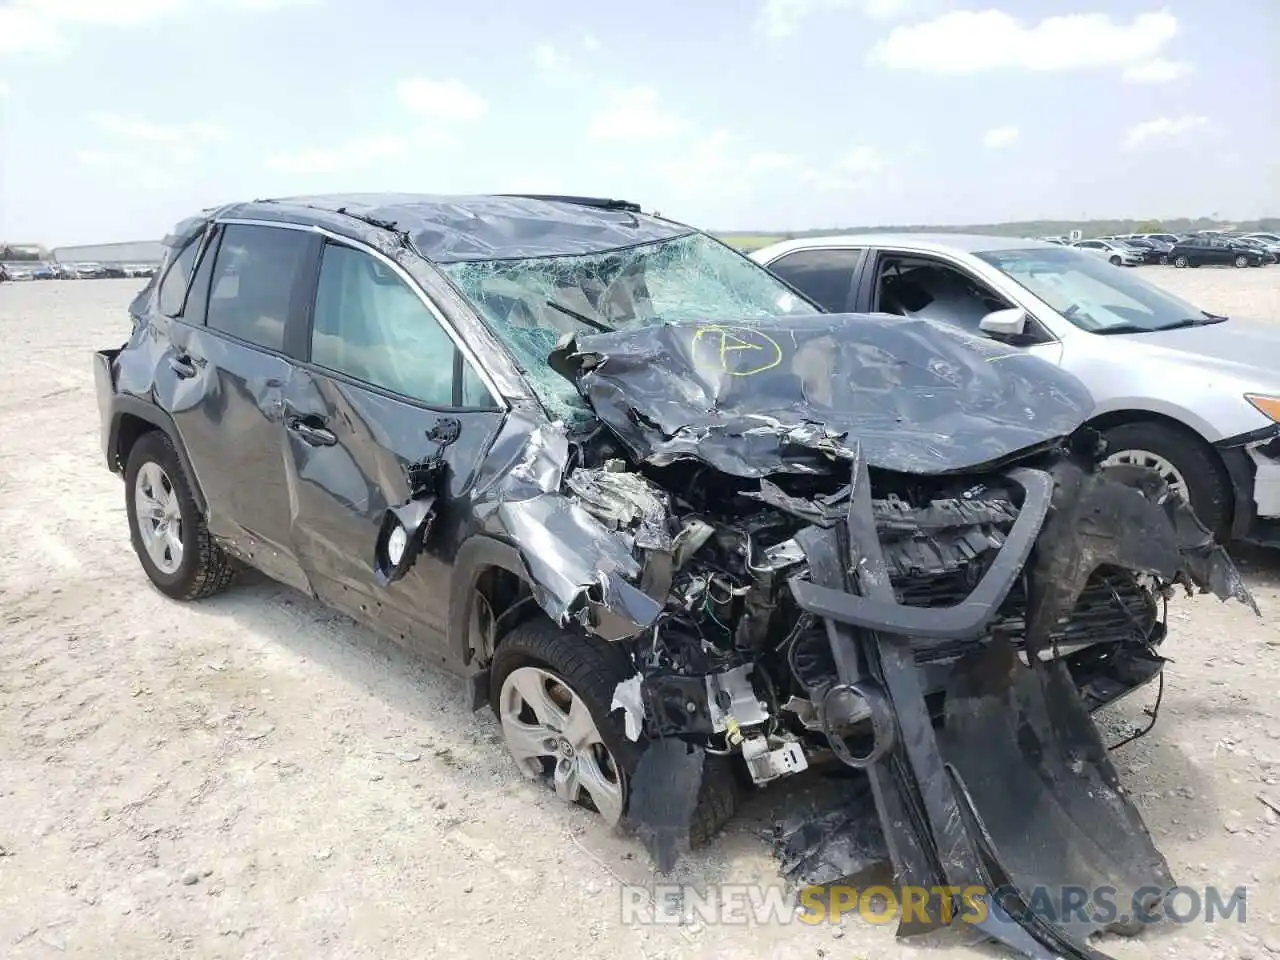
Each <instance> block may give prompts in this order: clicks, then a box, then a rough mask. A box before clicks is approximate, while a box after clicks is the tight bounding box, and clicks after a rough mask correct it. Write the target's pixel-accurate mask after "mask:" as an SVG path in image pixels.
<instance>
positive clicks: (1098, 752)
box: [791, 451, 1256, 960]
mask: <svg viewBox="0 0 1280 960" xmlns="http://www.w3.org/2000/svg"><path fill="white" fill-rule="evenodd" d="M1006 476H1007V478H1008V479H1009V480H1010V481H1013V482H1014V483H1016V484H1017V485H1018V486H1020V487H1021V488H1022V491H1023V502H1022V505H1021V507H1020V511H1019V516H1018V519H1017V521H1016V522H1015V524H1014V527H1013V529H1012V530H1011V531H1010V533H1009V535H1008V538H1007V540H1006V542H1005V544H1004V546H1003V547H1002V549H1001V552H1000V553H999V554H998V555H997V558H996V560H995V561H994V562H993V563H992V564H991V566H990V567H989V568H988V569H987V571H986V573H985V575H984V576H983V577H982V579H981V580H980V581H979V583H978V584H977V586H976V587H975V588H974V590H973V591H972V592H971V593H970V595H969V596H968V598H966V599H965V600H964V601H963V602H961V603H959V604H957V605H956V606H954V607H952V608H934V609H930V610H927V611H926V610H920V609H918V608H912V607H907V606H903V605H901V604H899V603H898V602H897V600H896V599H895V594H894V590H893V587H892V584H891V583H890V580H889V575H888V572H887V567H886V562H885V555H884V551H883V549H882V546H881V542H880V537H879V533H878V531H877V527H876V523H875V519H874V516H873V511H872V502H871V494H870V476H869V474H868V471H867V468H866V464H865V462H864V461H863V459H862V455H861V451H859V452H858V455H857V460H856V462H855V464H854V469H853V478H852V484H851V491H852V492H851V496H850V499H849V507H848V514H847V519H846V520H845V523H844V530H843V535H841V531H840V530H839V529H825V530H823V529H819V528H817V527H810V528H808V529H806V530H805V531H803V532H802V533H801V534H800V535H799V536H798V537H797V540H798V542H799V543H800V545H801V547H802V549H803V550H804V553H805V555H806V558H807V559H808V561H809V573H808V578H807V579H806V578H805V577H803V576H802V575H799V576H797V577H796V578H794V579H792V580H791V588H792V593H793V596H794V598H795V601H796V603H797V605H798V606H799V607H800V608H801V609H803V610H805V611H806V612H808V613H810V614H812V615H815V616H819V617H822V618H823V619H824V620H825V621H826V623H827V626H828V631H827V635H828V638H829V640H830V644H831V648H832V654H833V659H834V661H835V664H836V667H837V672H838V678H839V683H838V684H837V686H836V687H835V688H833V689H832V690H831V691H830V693H829V695H828V696H827V697H826V701H825V702H824V704H823V709H824V710H825V711H827V712H828V714H829V715H831V716H833V717H834V718H835V719H836V720H837V721H839V720H840V718H839V717H838V716H837V715H838V714H839V713H840V711H841V706H842V705H841V703H840V701H841V700H842V699H843V701H844V704H843V706H844V708H845V709H846V710H848V711H849V712H850V713H851V714H852V713H854V712H856V713H858V714H861V713H863V712H868V713H869V714H870V716H871V718H872V726H873V732H872V736H871V737H870V739H869V740H868V739H866V738H862V739H860V740H858V741H856V742H855V744H854V745H852V746H851V745H850V744H849V743H844V742H842V738H841V737H839V736H837V737H834V738H833V739H832V742H831V747H832V749H833V750H834V751H835V752H836V753H837V755H838V756H839V757H840V759H841V760H842V761H844V763H846V764H847V765H848V766H851V767H854V768H856V769H860V770H865V772H866V774H867V775H868V777H869V778H870V781H871V792H872V796H873V797H874V801H875V806H876V810H877V813H878V814H879V819H880V823H881V826H882V828H883V831H884V840H885V844H886V846H887V848H888V852H889V855H890V858H891V859H892V861H893V866H894V874H895V877H896V878H897V882H898V883H899V884H900V885H901V886H903V887H904V888H910V889H913V890H915V891H929V892H930V893H929V898H930V899H929V901H928V907H927V909H926V911H925V916H926V918H934V919H933V920H932V921H930V920H926V921H925V923H924V924H923V925H917V926H915V927H908V926H905V925H904V926H902V927H900V928H899V935H900V936H904V935H908V934H913V933H919V932H924V931H926V930H928V929H934V928H936V927H938V926H943V925H946V924H947V923H948V922H949V921H946V920H942V919H938V918H946V917H955V916H959V915H960V914H961V913H963V912H964V911H963V910H962V909H961V908H960V907H959V906H958V905H956V904H951V903H949V902H948V897H949V896H950V894H949V893H948V891H956V890H966V891H972V890H977V891H982V892H981V893H979V894H978V895H977V896H976V897H974V898H972V899H973V900H976V901H980V902H981V904H982V907H981V909H980V910H979V911H978V912H979V913H980V914H981V917H982V919H981V920H980V921H978V922H976V926H977V927H978V928H979V929H980V930H981V931H982V932H983V933H985V934H987V935H988V936H990V937H993V938H995V939H997V940H999V941H1001V942H1003V943H1004V944H1006V945H1007V946H1009V947H1012V948H1013V949H1014V950H1016V951H1018V952H1019V953H1021V954H1022V955H1024V956H1026V957H1033V958H1036V960H1050V958H1057V960H1062V958H1073V960H1097V958H1099V957H1101V956H1102V954H1100V953H1098V952H1097V951H1096V950H1094V949H1093V948H1092V947H1090V946H1089V945H1088V938H1089V937H1090V935H1092V934H1094V933H1097V932H1099V931H1101V930H1103V929H1105V928H1106V926H1107V924H1106V923H1105V922H1103V921H1102V920H1099V919H1097V918H1092V919H1091V918H1085V917H1083V916H1077V917H1071V916H1066V917H1063V916H1062V915H1061V914H1060V913H1056V912H1055V911H1054V910H1053V909H1052V908H1050V909H1049V911H1048V912H1045V911H1043V910H1042V909H1041V908H1040V907H1038V906H1037V903H1038V900H1037V898H1039V897H1041V895H1043V894H1045V893H1046V892H1048V893H1049V894H1050V896H1049V900H1051V901H1052V902H1054V903H1063V902H1065V901H1064V900H1063V899H1062V895H1064V894H1066V893H1067V891H1070V890H1098V889H1103V888H1108V889H1110V890H1113V891H1116V892H1118V893H1119V894H1120V895H1121V901H1122V902H1128V903H1134V904H1140V905H1141V906H1142V908H1143V909H1144V910H1147V909H1150V907H1151V906H1153V905H1154V904H1155V903H1156V902H1158V901H1160V900H1161V899H1163V897H1164V895H1165V893H1166V892H1167V891H1169V890H1171V889H1172V888H1173V887H1174V880H1173V877H1172V874H1171V873H1170V870H1169V867H1168V864H1167V863H1166V861H1165V859H1164V857H1163V856H1162V855H1161V854H1160V852H1159V851H1158V850H1157V849H1156V847H1155V845H1154V842H1153V841H1152V838H1151V836H1150V833H1149V832H1148V830H1147V828H1146V826H1145V824H1144V823H1143V822H1142V818H1141V815H1140V814H1139V813H1138V811H1137V808H1136V807H1135V806H1134V805H1133V803H1132V802H1131V801H1130V799H1129V798H1128V796H1127V795H1126V794H1125V792H1124V790H1123V788H1122V787H1121V786H1120V783H1119V777H1118V775H1117V773H1116V771H1115V769H1114V767H1113V765H1112V764H1111V761H1110V759H1109V755H1108V752H1107V749H1106V747H1105V745H1104V744H1103V742H1102V739H1101V736H1100V735H1099V732H1098V730H1097V728H1096V727H1095V726H1094V725H1093V723H1092V721H1091V720H1090V717H1089V711H1088V704H1087V702H1086V698H1085V697H1082V696H1081V694H1080V692H1079V691H1078V690H1077V688H1076V686H1075V684H1074V683H1073V682H1072V679H1071V676H1070V674H1069V673H1068V671H1067V668H1066V666H1065V665H1064V664H1063V663H1062V661H1060V660H1049V661H1042V660H1041V659H1040V653H1041V651H1042V650H1044V649H1046V647H1047V646H1048V645H1049V643H1050V639H1049V638H1050V634H1051V631H1052V629H1053V626H1054V624H1055V623H1058V622H1059V621H1060V620H1061V617H1062V615H1063V614H1064V613H1065V612H1066V611H1068V610H1069V609H1070V608H1071V607H1072V605H1074V603H1075V602H1076V600H1077V598H1078V597H1079V596H1080V593H1081V591H1082V589H1083V588H1084V586H1085V584H1086V582H1087V581H1088V579H1089V578H1090V576H1091V575H1092V573H1093V571H1094V570H1096V569H1097V568H1098V567H1100V566H1116V567H1120V568H1124V569H1129V570H1133V571H1139V572H1144V573H1149V574H1152V575H1154V576H1157V577H1159V578H1160V579H1161V580H1163V581H1165V582H1166V583H1173V582H1175V581H1179V580H1182V581H1184V582H1187V583H1188V584H1190V583H1192V582H1194V583H1195V584H1196V585H1197V586H1199V587H1200V588H1201V589H1212V590H1213V591H1214V592H1215V593H1218V594H1219V595H1220V596H1224V597H1225V596H1233V597H1236V598H1239V599H1241V600H1242V602H1247V603H1250V604H1252V598H1251V597H1249V595H1248V592H1247V590H1246V589H1245V588H1244V586H1243V584H1242V583H1241V582H1240V580H1239V576H1238V573H1236V571H1235V569H1234V567H1233V565H1232V564H1231V561H1230V559H1229V558H1227V557H1226V555H1225V553H1224V552H1223V551H1222V550H1221V548H1218V547H1216V546H1214V545H1213V544H1212V538H1211V536H1210V535H1209V533H1208V531H1206V530H1205V529H1204V528H1203V527H1202V526H1200V525H1199V524H1198V523H1197V522H1196V521H1195V518H1194V514H1192V513H1191V511H1190V509H1189V508H1188V507H1186V506H1185V505H1184V504H1182V503H1181V502H1180V501H1177V500H1176V499H1175V500H1166V498H1165V492H1166V488H1164V485H1163V483H1162V482H1161V481H1160V480H1159V479H1158V478H1154V477H1151V476H1148V475H1147V472H1144V471H1138V470H1127V471H1126V470H1121V469H1118V468H1112V469H1111V470H1110V471H1105V472H1087V471H1085V470H1083V469H1081V468H1080V467H1078V466H1075V465H1073V464H1067V463H1064V464H1062V465H1060V466H1059V467H1055V468H1054V469H1052V470H1050V471H1042V470H1033V469H1026V468H1018V469H1014V470H1010V471H1008V473H1007V474H1006ZM1033 548H1035V549H1034V551H1033ZM1023 578H1025V580H1026V582H1027V584H1028V586H1027V591H1028V618H1027V631H1026V653H1027V655H1028V658H1029V663H1030V665H1024V664H1022V663H1021V662H1020V661H1019V659H1018V657H1017V656H1016V654H1015V651H1014V648H1013V646H1012V645H1011V644H1010V643H1009V642H1008V641H1007V639H1006V638H1003V637H999V636H997V637H994V638H993V640H992V641H991V642H990V643H989V644H987V645H985V646H983V647H981V648H979V649H978V650H976V651H974V652H973V653H970V654H967V655H966V656H964V657H963V658H962V659H961V660H960V661H959V662H958V663H957V664H956V665H955V667H954V669H953V671H952V674H951V677H950V680H949V682H948V685H947V690H946V694H945V704H946V707H945V716H944V722H943V725H942V728H941V729H940V730H939V729H936V728H935V725H934V722H933V717H932V715H931V712H930V710H929V707H928V706H927V704H926V700H925V696H926V688H925V684H924V681H923V676H922V673H921V670H920V665H919V664H918V662H917V657H916V653H917V651H916V649H915V648H914V644H918V643H919V642H920V641H921V640H926V641H927V640H943V639H963V638H971V637H974V636H977V635H978V634H979V633H981V632H982V631H983V630H984V629H985V628H986V627H987V626H988V625H989V624H990V623H991V622H992V620H993V618H994V615H995V610H996V608H997V607H998V606H999V604H1000V603H1001V602H1002V600H1003V599H1004V598H1005V597H1006V596H1007V595H1008V593H1009V591H1010V589H1011V588H1012V586H1013V584H1014V582H1015V581H1018V580H1019V579H1023ZM1255 609H1256V606H1255ZM847 842H848V841H847V838H839V837H836V836H834V835H832V836H826V837H823V838H822V839H821V841H820V842H819V843H818V844H817V845H815V847H814V848H811V849H808V850H805V851H804V852H803V856H804V859H806V860H807V861H809V862H815V861H816V862H823V861H826V862H830V861H829V858H827V857H826V856H824V852H825V851H824V850H823V849H821V848H822V847H823V845H826V846H832V844H833V843H834V844H836V845H838V844H840V843H845V844H846V845H847ZM792 853H797V854H798V853H800V851H799V850H795V849H793V850H792ZM992 891H998V893H994V894H993V893H992ZM905 923H906V920H905V918H904V924H905ZM916 923H917V924H918V923H919V921H918V918H917V920H916Z"/></svg>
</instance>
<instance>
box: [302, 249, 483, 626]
mask: <svg viewBox="0 0 1280 960" xmlns="http://www.w3.org/2000/svg"><path fill="white" fill-rule="evenodd" d="M312 291H313V292H312V293H311V295H310V297H309V309H308V315H307V322H306V324H305V330H306V336H305V344H303V346H302V350H303V362H302V363H300V364H299V366H298V369H297V371H296V373H295V376H294V377H293V379H292V380H291V381H290V383H289V386H288V388H287V390H286V391H285V396H284V430H285V437H286V443H285V461H286V463H287V467H288V476H289V486H290V498H291V502H292V504H293V518H292V532H291V536H292V542H293V545H294V550H295V551H296V553H297V556H298V558H299V560H300V562H301V564H302V566H303V568H304V570H305V571H306V574H307V576H308V578H309V579H310V581H311V583H312V586H313V588H314V589H315V591H316V593H317V594H318V595H320V597H321V598H322V599H324V600H325V601H326V602H328V603H330V604H331V605H333V606H335V607H337V608H338V609H340V610H343V611H345V612H347V613H348V614H350V615H351V616H353V617H355V618H356V619H359V620H362V621H364V622H366V623H368V624H370V625H372V626H373V627H374V628H375V629H378V630H379V631H380V632H382V633H384V634H386V635H388V636H391V637H392V638H393V639H400V640H406V641H407V640H410V639H413V640H417V641H419V642H425V643H426V644H428V645H431V646H438V645H439V644H441V643H442V642H443V640H444V638H445V634H446V621H447V614H448V599H449V584H450V573H451V567H452V561H453V555H454V545H455V544H456V543H457V542H458V541H459V540H460V539H461V538H462V536H464V535H465V533H466V532H467V531H468V529H469V528H468V524H469V522H470V516H471V514H470V504H469V493H470V491H471V489H472V487H473V485H474V480H475V476H476V472H477V470H478V469H479V467H480V464H481V462H482V460H483V458H484V455H485V453H486V452H487V450H488V447H489V445H490V442H491V441H492V439H493V437H494V435H495V434H496V432H497V430H498V428H499V426H500V425H501V423H502V419H503V415H504V411H505V407H504V406H503V405H502V404H501V403H500V402H499V401H498V400H497V399H496V398H497V396H498V394H497V392H496V390H493V389H491V386H490V385H489V382H488V381H487V379H486V378H485V376H484V374H483V373H482V371H480V369H479V368H478V367H477V366H476V365H475V363H473V361H472V360H471V359H470V357H469V356H468V355H465V354H464V351H463V350H461V349H460V348H459V346H458V342H457V341H456V340H455V334H454V333H453V331H452V329H451V328H450V327H449V326H448V325H447V323H446V322H445V321H444V319H443V315H442V314H440V313H439V312H438V311H437V310H436V309H435V307H434V305H433V304H432V303H431V302H430V300H429V298H428V297H427V296H426V294H425V293H423V292H422V291H421V289H420V288H419V287H418V285H417V284H416V283H414V282H413V280H412V279H411V278H410V277H409V276H408V275H407V274H406V273H404V272H403V271H402V270H401V269H400V268H399V267H398V266H397V265H395V264H394V263H393V262H392V261H391V260H389V259H388V258H386V257H384V256H383V255H382V254H380V253H378V252H376V251H373V250H371V249H370V248H367V247H364V246H363V245H361V244H358V243H356V242H354V241H339V240H337V239H326V240H325V242H324V246H323V249H322V251H321V255H320V259H319V263H318V270H317V271H316V277H315V282H314V286H313V288H312ZM435 455H441V456H442V457H443V459H444V461H445V464H446V470H445V473H444V480H443V482H442V484H441V485H440V486H439V487H438V488H437V490H438V492H439V494H440V500H439V501H438V503H439V508H438V512H437V519H436V521H435V524H434V527H433V534H432V537H431V539H430V540H429V541H428V542H427V544H426V545H425V546H424V548H423V551H422V552H421V553H420V554H419V556H418V559H417V562H416V563H415V565H414V567H413V568H412V569H411V570H410V571H409V573H408V575H407V576H406V577H405V578H404V579H402V580H399V581H395V582H393V583H391V584H389V585H387V586H379V585H378V584H376V583H375V582H374V548H375V543H376V540H377V537H378V532H379V529H380V526H381V523H382V519H383V516H384V513H385V511H386V510H387V508H388V507H393V506H398V505H400V504H403V503H405V502H407V501H408V500H409V499H410V493H411V491H410V481H409V475H408V468H409V466H410V465H411V464H418V463H421V462H423V461H426V460H427V459H428V458H431V457H433V456H435Z"/></svg>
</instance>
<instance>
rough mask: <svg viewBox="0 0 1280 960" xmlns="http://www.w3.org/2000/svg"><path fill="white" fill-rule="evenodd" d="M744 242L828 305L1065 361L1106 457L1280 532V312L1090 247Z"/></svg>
mask: <svg viewBox="0 0 1280 960" xmlns="http://www.w3.org/2000/svg"><path fill="white" fill-rule="evenodd" d="M1175 249H1176V248H1175ZM751 257H752V259H754V260H756V261H757V262H758V263H761V264H763V265H765V266H768V267H769V268H770V269H771V270H773V271H774V272H775V273H777V274H778V275H779V276H781V277H782V279H784V280H786V281H787V282H788V283H790V284H791V285H792V286H794V287H796V289H798V290H800V291H801V292H803V293H805V294H807V295H808V296H809V297H810V298H811V299H813V300H816V301H817V302H818V303H820V304H821V305H822V306H823V307H824V308H825V309H827V310H832V311H838V312H883V313H894V314H900V315H903V316H908V317H920V318H924V319H928V320H932V321H936V322H941V323H946V324H949V325H952V326H956V327H960V328H962V329H964V330H966V331H968V332H969V333H971V334H973V335H975V336H981V337H988V338H990V339H994V340H999V341H1001V342H1004V343H1011V344H1014V345H1016V346H1018V347H1020V348H1022V349H1024V350H1026V351H1028V352H1030V353H1034V354H1036V355H1038V356H1041V357H1043V358H1045V359H1046V360H1049V361H1051V362H1053V363H1056V364H1059V365H1061V366H1062V367H1064V368H1065V369H1067V370H1068V371H1070V372H1071V373H1073V374H1075V375H1076V376H1078V377H1079V378H1080V379H1081V380H1083V381H1084V382H1085V384H1086V385H1087V386H1088V387H1089V389H1090V391H1091V392H1092V393H1093V396H1094V400H1095V403H1096V408H1095V410H1094V413H1093V417H1092V421H1091V422H1092V423H1093V424H1094V425H1095V426H1097V427H1098V428H1099V429H1100V430H1101V431H1102V432H1103V434H1104V436H1105V437H1106V439H1107V442H1108V443H1109V444H1110V448H1111V454H1110V458H1111V460H1112V462H1124V463H1145V464H1149V465H1152V466H1154V467H1156V468H1157V469H1158V470H1159V471H1160V472H1161V474H1162V475H1163V476H1165V477H1166V479H1168V481H1169V482H1170V484H1171V485H1172V486H1173V487H1175V488H1176V489H1178V490H1180V491H1183V492H1184V493H1185V494H1186V496H1187V497H1188V499H1190V501H1191V503H1192V505H1193V506H1194V507H1195V509H1196V512H1197V513H1198V514H1199V516H1200V518H1201V520H1202V521H1204V523H1205V524H1206V525H1207V526H1209V527H1210V528H1211V529H1212V530H1214V532H1215V533H1216V534H1217V535H1218V536H1219V538H1220V539H1223V540H1227V539H1245V540H1254V541H1258V542H1264V543H1271V544H1275V545H1280V327H1277V326H1276V325H1274V324H1267V323H1261V322H1252V321H1249V320H1247V319H1234V318H1232V319H1228V318H1227V317H1223V316H1218V315H1215V314H1211V313H1209V312H1207V311H1205V310H1202V309H1200V308H1199V307H1197V306H1195V305H1194V304H1191V303H1188V302H1187V301H1185V300H1183V299H1181V298H1180V297H1176V296H1174V295H1173V294H1170V293H1166V292H1165V291H1163V290H1161V289H1159V288H1158V287H1156V286H1155V285H1153V284H1151V283H1148V282H1147V281H1145V280H1143V279H1142V278H1141V277H1139V276H1136V275H1134V274H1133V273H1130V272H1128V271H1120V270H1115V269H1113V268H1112V267H1110V266H1109V265H1108V264H1106V263H1102V262H1099V260H1098V259H1097V256H1096V254H1093V253H1090V252H1088V248H1086V249H1085V250H1079V249H1075V248H1071V247H1068V248H1063V247H1060V246H1055V245H1053V244H1049V243H1035V242H1032V241H1025V240H1010V239H1008V238H1001V237H982V236H967V235H963V234H955V235H951V234H940V235H936V236H935V235H912V234H900V235H898V234H882V235H865V236H858V235H854V236H835V237H805V238H802V239H797V240H788V241H784V242H782V243H777V244H773V245H772V246H768V247H765V248H763V249H761V250H757V251H755V252H754V253H752V254H751Z"/></svg>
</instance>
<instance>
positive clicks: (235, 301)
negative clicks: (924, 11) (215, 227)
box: [207, 223, 311, 350]
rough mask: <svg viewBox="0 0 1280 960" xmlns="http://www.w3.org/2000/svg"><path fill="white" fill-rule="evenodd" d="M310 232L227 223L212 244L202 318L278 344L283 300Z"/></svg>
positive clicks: (278, 347)
mask: <svg viewBox="0 0 1280 960" xmlns="http://www.w3.org/2000/svg"><path fill="white" fill-rule="evenodd" d="M310 239H311V234H309V233H306V232H304V231H301V230H286V229H283V228H280V227H260V226H249V225H246V224H235V223H233V224H228V225H227V226H226V227H225V228H224V229H223V232H222V243H221V244H220V245H219V246H218V259H217V261H216V262H215V263H214V265H213V281H212V286H211V287H210V289H209V310H208V320H207V323H208V325H209V326H210V327H213V328H214V329H215V330H221V331H222V332H223V333H229V334H231V335H232V336H233V337H239V338H240V339H241V340H246V341H248V342H249V343H254V344H257V345H258V346H260V347H266V348H267V349H269V350H281V349H283V347H284V327H285V321H286V320H287V319H288V316H289V300H290V296H291V295H292V292H293V286H294V283H295V282H296V281H297V279H298V271H299V270H300V269H301V268H302V265H303V262H304V260H305V258H306V253H307V249H308V246H309V244H310Z"/></svg>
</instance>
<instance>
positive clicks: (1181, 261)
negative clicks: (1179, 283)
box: [1173, 256, 1187, 270]
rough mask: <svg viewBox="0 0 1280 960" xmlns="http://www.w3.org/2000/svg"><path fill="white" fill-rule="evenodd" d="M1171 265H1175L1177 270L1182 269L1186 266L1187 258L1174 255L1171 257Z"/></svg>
mask: <svg viewBox="0 0 1280 960" xmlns="http://www.w3.org/2000/svg"><path fill="white" fill-rule="evenodd" d="M1173 265H1174V266H1175V267H1177V268H1178V269H1179V270H1184V269H1186V267H1187V258H1186V257H1181V256H1179V257H1174V258H1173Z"/></svg>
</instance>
